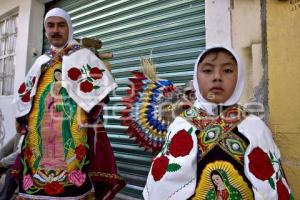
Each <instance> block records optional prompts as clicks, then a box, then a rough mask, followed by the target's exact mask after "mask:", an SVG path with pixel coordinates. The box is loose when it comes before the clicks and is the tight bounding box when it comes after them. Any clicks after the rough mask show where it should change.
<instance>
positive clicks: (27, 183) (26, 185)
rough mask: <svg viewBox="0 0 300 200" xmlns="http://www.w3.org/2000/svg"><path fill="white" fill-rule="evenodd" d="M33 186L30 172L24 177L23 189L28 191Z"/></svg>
mask: <svg viewBox="0 0 300 200" xmlns="http://www.w3.org/2000/svg"><path fill="white" fill-rule="evenodd" d="M32 186H33V181H32V178H31V176H30V175H29V174H27V175H26V176H24V177H23V189H24V190H25V191H26V190H28V189H29V188H31V187H32Z"/></svg>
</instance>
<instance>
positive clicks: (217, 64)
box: [197, 51, 238, 104]
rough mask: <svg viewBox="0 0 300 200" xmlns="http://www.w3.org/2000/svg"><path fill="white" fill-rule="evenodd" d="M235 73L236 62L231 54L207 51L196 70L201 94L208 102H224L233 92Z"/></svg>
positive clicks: (235, 79)
mask: <svg viewBox="0 0 300 200" xmlns="http://www.w3.org/2000/svg"><path fill="white" fill-rule="evenodd" d="M237 75H238V71H237V64H236V62H235V60H234V59H233V56H232V55H231V54H229V53H227V52H226V51H221V52H218V53H215V52H211V53H208V54H207V55H206V57H205V58H204V59H203V61H202V62H201V63H199V64H198V70H197V79H198V84H199V89H200V92H201V94H202V96H203V97H204V98H205V99H206V100H207V101H209V102H213V103H217V104H218V103H224V102H226V101H227V100H228V99H229V98H230V97H231V95H232V94H233V92H234V89H235V86H236V82H237Z"/></svg>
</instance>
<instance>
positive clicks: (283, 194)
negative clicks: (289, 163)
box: [276, 180, 290, 200]
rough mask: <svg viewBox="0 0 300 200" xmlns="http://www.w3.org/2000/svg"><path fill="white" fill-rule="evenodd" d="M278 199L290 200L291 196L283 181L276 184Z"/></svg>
mask: <svg viewBox="0 0 300 200" xmlns="http://www.w3.org/2000/svg"><path fill="white" fill-rule="evenodd" d="M276 188H277V194H278V199H280V200H290V194H289V191H288V189H287V188H286V187H285V185H284V184H283V182H282V180H279V181H277V182H276Z"/></svg>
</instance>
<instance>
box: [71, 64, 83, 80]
mask: <svg viewBox="0 0 300 200" xmlns="http://www.w3.org/2000/svg"><path fill="white" fill-rule="evenodd" d="M68 76H69V77H70V79H71V80H72V81H77V80H78V79H79V78H80V76H81V72H80V70H79V69H77V68H75V67H72V68H71V69H70V70H69V71H68Z"/></svg>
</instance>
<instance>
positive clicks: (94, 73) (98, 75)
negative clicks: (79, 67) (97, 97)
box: [90, 67, 103, 80]
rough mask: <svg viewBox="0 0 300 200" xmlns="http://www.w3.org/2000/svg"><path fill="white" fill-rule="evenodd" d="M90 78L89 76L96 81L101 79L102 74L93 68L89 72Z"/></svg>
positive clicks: (96, 68)
mask: <svg viewBox="0 0 300 200" xmlns="http://www.w3.org/2000/svg"><path fill="white" fill-rule="evenodd" d="M90 76H91V77H92V78H93V79H94V80H97V79H101V78H102V76H103V73H102V71H101V70H100V69H99V68H98V67H93V68H92V69H91V70H90Z"/></svg>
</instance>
